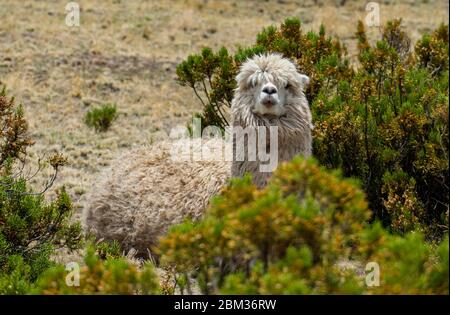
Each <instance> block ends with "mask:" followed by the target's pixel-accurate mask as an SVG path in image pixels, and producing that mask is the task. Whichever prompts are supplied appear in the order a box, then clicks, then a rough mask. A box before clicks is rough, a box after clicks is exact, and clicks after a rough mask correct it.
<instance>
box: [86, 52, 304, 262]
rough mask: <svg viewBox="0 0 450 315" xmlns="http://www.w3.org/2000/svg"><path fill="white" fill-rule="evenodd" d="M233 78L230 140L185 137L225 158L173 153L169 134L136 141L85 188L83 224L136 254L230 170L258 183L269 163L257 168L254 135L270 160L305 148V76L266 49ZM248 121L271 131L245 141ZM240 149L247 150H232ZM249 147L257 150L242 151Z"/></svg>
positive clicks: (197, 207) (200, 202)
mask: <svg viewBox="0 0 450 315" xmlns="http://www.w3.org/2000/svg"><path fill="white" fill-rule="evenodd" d="M236 81H237V88H236V90H235V95H234V98H233V101H232V106H231V111H232V116H233V126H232V137H231V139H232V144H231V142H227V141H224V140H221V139H210V140H208V141H206V140H204V139H194V140H191V141H192V143H193V144H195V145H193V146H192V147H193V148H196V149H194V151H195V150H198V148H200V149H201V148H202V147H201V146H202V145H204V144H205V142H208V145H209V146H210V147H211V148H212V150H211V152H212V154H214V152H218V151H217V150H218V149H219V150H220V148H223V146H229V147H230V148H231V147H232V149H233V150H232V152H233V154H232V159H231V160H232V161H229V160H226V159H202V160H192V159H190V160H187V161H173V160H171V152H172V151H171V150H173V143H171V142H170V141H162V142H158V143H155V144H154V145H153V146H152V147H151V150H150V149H149V148H145V147H142V148H137V149H134V150H132V151H130V152H127V153H125V154H123V155H122V156H120V157H119V158H118V159H117V160H115V161H113V162H112V164H111V167H110V168H109V169H107V170H106V172H105V173H104V174H103V176H102V177H101V178H100V180H99V182H98V183H97V185H96V186H95V187H94V188H93V189H92V191H91V192H90V193H89V194H88V196H87V198H86V206H85V207H84V209H83V223H84V226H85V230H86V231H87V232H89V233H92V234H94V235H95V236H96V237H97V238H99V239H105V240H117V241H118V242H119V243H120V244H121V245H122V248H123V249H124V250H125V251H128V250H131V249H134V250H135V251H136V252H137V254H138V256H144V255H147V254H148V253H150V254H152V247H153V246H155V245H156V244H157V241H158V238H159V237H161V236H163V235H165V234H166V233H167V230H168V228H169V227H170V226H172V225H174V224H178V223H181V222H182V221H183V220H184V219H185V218H186V217H191V218H192V219H194V220H195V219H198V218H200V217H201V216H202V214H203V213H204V211H205V209H206V207H207V206H208V203H209V201H210V198H211V197H212V196H214V195H216V194H217V193H219V191H220V189H221V188H222V187H223V186H224V185H226V183H227V181H228V179H229V178H230V177H241V176H243V175H244V174H245V173H247V172H248V173H250V174H252V177H253V181H254V183H255V184H256V185H257V186H258V187H264V186H265V185H266V183H267V180H268V178H269V177H270V174H271V171H267V170H265V171H261V167H262V166H264V164H265V163H266V160H264V163H263V161H261V160H260V159H259V156H260V155H259V153H261V151H264V150H258V148H259V147H258V145H259V144H258V145H256V143H257V142H258V140H259V141H262V143H263V149H266V150H269V151H270V150H271V149H274V148H275V149H276V150H275V155H276V156H275V160H276V162H281V161H288V160H290V159H292V158H293V157H294V156H295V155H299V154H300V155H303V156H310V155H311V141H312V140H311V129H312V123H311V113H310V110H309V105H308V102H307V100H306V97H305V95H304V88H305V86H306V85H307V84H308V77H307V76H305V75H302V74H300V73H299V72H297V69H296V67H295V65H294V64H293V63H292V62H290V61H289V60H287V59H285V58H282V57H281V56H280V55H277V54H269V55H258V56H255V57H253V58H252V59H249V60H247V61H246V62H245V63H244V64H243V65H242V66H241V69H240V72H239V74H238V75H237V77H236ZM255 127H257V128H260V129H261V128H262V129H267V130H269V129H270V128H271V127H272V130H273V128H274V127H275V128H276V130H277V131H278V134H277V138H274V139H271V138H270V137H265V138H264V137H263V136H260V134H259V133H258V134H257V135H256V137H255V139H254V141H250V138H251V137H250V136H249V133H251V128H255ZM249 130H250V131H249ZM246 136H247V137H246ZM245 139H247V141H245ZM276 140H277V141H276ZM264 141H265V142H264ZM241 149H243V152H244V153H245V152H247V153H248V154H247V155H245V154H244V156H243V157H242V158H240V157H239V158H237V152H238V150H241ZM250 152H253V153H255V155H256V156H257V158H256V159H251V158H249V157H250V156H251V154H250ZM197 153H198V152H197ZM193 154H195V152H194V153H193ZM192 156H193V155H191V157H192Z"/></svg>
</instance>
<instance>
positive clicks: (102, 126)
mask: <svg viewBox="0 0 450 315" xmlns="http://www.w3.org/2000/svg"><path fill="white" fill-rule="evenodd" d="M116 118H117V106H116V105H115V104H114V105H111V104H104V105H102V106H101V107H97V108H93V109H91V110H89V111H88V112H87V113H86V116H85V117H84V122H85V123H86V125H88V126H89V127H91V128H94V129H95V130H96V131H99V132H103V131H106V130H108V129H109V127H110V126H111V124H112V122H113V121H114V120H115V119H116Z"/></svg>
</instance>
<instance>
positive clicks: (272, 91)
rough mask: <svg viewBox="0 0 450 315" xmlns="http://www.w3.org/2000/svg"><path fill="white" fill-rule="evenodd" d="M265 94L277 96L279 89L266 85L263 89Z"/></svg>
mask: <svg viewBox="0 0 450 315" xmlns="http://www.w3.org/2000/svg"><path fill="white" fill-rule="evenodd" d="M262 91H263V92H264V93H266V94H269V95H270V94H275V93H277V88H276V87H275V86H273V85H266V86H265V87H264V88H263V90H262Z"/></svg>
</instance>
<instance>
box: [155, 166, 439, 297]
mask: <svg viewBox="0 0 450 315" xmlns="http://www.w3.org/2000/svg"><path fill="white" fill-rule="evenodd" d="M369 215H370V211H369V209H368V207H367V202H366V201H365V197H364V193H363V192H362V191H361V190H360V189H359V188H358V184H357V183H356V182H355V181H354V180H350V179H344V178H342V176H341V175H340V174H339V173H338V172H332V173H330V172H329V171H326V170H325V169H324V168H323V167H319V166H318V165H317V163H316V162H315V161H312V160H304V159H301V158H296V159H294V160H293V161H292V162H290V163H285V164H283V165H281V166H280V167H279V168H278V169H277V171H276V172H275V174H274V177H273V178H272V179H271V181H270V182H269V184H268V186H267V187H266V188H264V189H263V190H258V189H256V187H255V186H254V185H253V184H252V183H251V180H250V178H249V177H245V178H243V179H235V180H233V181H232V183H231V185H230V187H228V188H226V189H225V190H224V191H223V193H222V194H221V195H220V196H218V197H217V198H215V200H214V201H213V202H212V205H211V207H210V208H209V209H208V212H207V213H206V216H205V217H204V218H203V219H202V220H200V221H198V222H192V221H189V220H188V221H186V222H185V223H183V224H181V225H178V226H175V227H173V228H172V229H171V230H170V232H169V234H168V235H167V236H166V237H165V238H163V239H162V240H161V242H160V246H159V251H160V254H161V255H162V257H161V262H162V264H163V265H166V266H173V268H175V269H176V271H177V272H178V273H179V274H180V275H181V277H180V278H181V279H185V278H189V277H194V278H195V279H197V281H198V283H199V285H200V288H201V289H202V291H203V293H226V294H310V293H315V294H326V293H328V294H329V293H372V292H374V293H377V292H382V293H418V292H420V293H447V294H448V257H445V255H446V253H448V238H446V239H445V240H444V241H443V243H442V245H441V246H440V247H439V248H438V249H437V250H436V249H435V248H433V247H432V246H431V245H429V244H427V243H425V242H424V240H423V238H422V236H421V235H420V233H415V234H407V236H406V237H405V238H403V237H401V236H394V235H391V234H389V233H388V232H386V231H385V230H384V229H383V228H381V227H380V225H378V224H375V225H374V226H371V225H369V224H368V223H367V220H368V219H369ZM446 248H447V249H446ZM446 251H447V252H446ZM436 252H437V253H438V255H435V253H436ZM372 261H373V262H377V263H378V264H379V265H380V268H381V270H382V272H381V279H380V280H381V281H380V282H381V283H380V287H375V289H373V288H371V287H367V286H366V283H365V282H364V275H360V274H359V273H358V268H357V267H355V266H358V265H361V264H362V267H364V266H365V264H366V263H368V262H372ZM342 264H344V265H348V266H350V267H351V266H353V267H355V268H347V270H346V268H343V267H342ZM359 269H361V268H359ZM363 272H364V270H363ZM182 285H185V283H182Z"/></svg>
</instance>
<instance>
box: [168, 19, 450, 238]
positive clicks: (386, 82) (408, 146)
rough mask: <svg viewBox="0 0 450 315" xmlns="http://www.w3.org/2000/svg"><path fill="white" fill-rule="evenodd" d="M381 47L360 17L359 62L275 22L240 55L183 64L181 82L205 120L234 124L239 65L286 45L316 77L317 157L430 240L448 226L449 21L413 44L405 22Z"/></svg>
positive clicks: (206, 56)
mask: <svg viewBox="0 0 450 315" xmlns="http://www.w3.org/2000/svg"><path fill="white" fill-rule="evenodd" d="M381 35H382V36H381V37H382V39H381V40H379V41H378V42H376V43H375V44H374V45H371V44H370V43H369V42H368V40H367V36H366V34H365V30H364V26H363V24H362V22H360V23H359V24H358V27H357V32H356V37H357V40H358V48H359V53H358V59H359V64H358V65H356V66H352V65H350V63H349V61H348V58H347V55H346V48H345V47H344V46H343V45H342V44H341V43H340V42H339V40H338V39H332V38H330V37H327V36H326V34H325V30H324V28H323V27H321V28H320V30H319V33H318V34H317V33H315V32H313V31H309V32H304V31H303V29H302V27H301V23H300V21H299V20H297V19H287V20H286V21H285V22H284V23H283V24H282V25H281V26H280V27H275V26H270V27H267V28H265V29H264V30H263V31H262V32H261V33H260V34H258V35H257V38H256V43H255V45H254V46H252V47H249V48H238V50H237V52H236V54H235V55H231V54H230V53H229V52H228V51H227V49H226V48H222V49H220V50H219V52H217V53H214V52H213V51H212V50H211V49H209V48H205V49H203V50H202V52H201V53H200V54H198V55H191V56H189V57H188V58H187V60H185V61H184V62H182V63H181V64H180V65H179V66H178V68H177V75H178V80H179V82H180V84H182V85H185V86H188V87H190V88H192V89H193V91H194V94H195V95H196V96H197V97H198V98H199V99H200V101H201V103H202V105H203V106H204V110H203V113H202V114H200V115H199V116H200V117H201V118H202V119H203V120H202V127H206V126H207V125H210V124H212V125H216V126H220V127H223V126H225V125H227V123H228V122H227V121H226V119H225V118H226V117H225V118H224V117H223V116H224V115H223V112H225V110H226V108H227V107H228V106H230V103H231V99H232V95H233V89H234V88H235V87H236V82H235V81H234V77H235V75H236V73H237V71H238V69H239V65H240V64H241V63H242V62H243V61H244V60H245V59H246V58H247V57H251V56H252V55H254V54H257V53H262V52H279V53H282V54H283V55H284V56H286V57H288V58H290V59H291V60H293V61H294V62H296V63H297V65H298V68H299V69H300V71H301V72H303V73H305V74H307V75H308V76H309V77H310V78H311V80H310V85H309V87H308V89H307V91H306V94H307V98H308V100H309V102H310V106H311V110H312V113H313V123H314V125H315V129H314V133H313V139H314V140H313V155H314V156H315V157H316V158H317V159H318V160H319V162H320V164H321V165H324V166H326V167H327V168H330V169H334V168H341V169H342V171H343V174H344V176H346V177H355V178H358V179H360V180H361V182H362V187H363V189H364V191H365V192H366V193H367V196H368V201H369V206H370V209H371V210H372V212H373V214H374V216H373V219H378V220H380V221H381V222H382V223H383V225H384V226H385V227H389V228H390V230H391V231H393V232H397V233H401V234H402V233H407V232H408V231H412V230H414V229H416V228H419V229H421V230H422V232H423V233H425V235H426V238H427V239H429V240H430V239H436V240H439V239H441V238H442V237H443V235H444V234H445V233H446V232H447V231H448V209H449V199H448V198H449V188H448V187H449V176H448V174H449V169H448V165H449V163H448V162H449V161H448V153H449V152H448V147H449V137H448V47H449V46H448V25H442V26H441V27H439V28H438V29H437V30H436V31H434V32H433V33H432V34H430V35H424V36H423V38H422V39H421V40H419V41H418V42H417V44H416V45H415V51H410V46H411V45H410V42H411V41H410V39H409V38H408V36H407V34H406V33H405V32H404V31H403V30H402V28H401V20H394V21H390V22H388V23H387V25H386V27H384V28H383V30H382V34H381Z"/></svg>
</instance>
